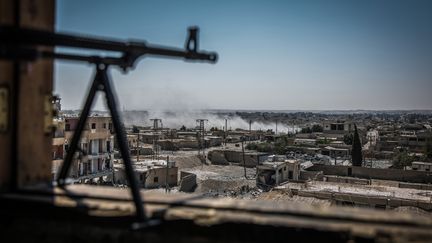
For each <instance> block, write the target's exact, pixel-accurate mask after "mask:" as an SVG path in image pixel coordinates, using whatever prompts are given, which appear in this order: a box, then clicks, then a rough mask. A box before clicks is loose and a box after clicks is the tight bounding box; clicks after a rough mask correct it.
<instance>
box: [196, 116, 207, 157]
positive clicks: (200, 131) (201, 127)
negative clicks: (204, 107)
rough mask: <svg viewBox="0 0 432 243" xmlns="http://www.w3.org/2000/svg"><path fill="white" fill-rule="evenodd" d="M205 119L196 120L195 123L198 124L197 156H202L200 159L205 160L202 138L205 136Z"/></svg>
mask: <svg viewBox="0 0 432 243" xmlns="http://www.w3.org/2000/svg"><path fill="white" fill-rule="evenodd" d="M207 121H208V120H207V119H196V122H197V123H198V124H199V125H198V134H197V135H198V136H197V139H198V156H200V155H201V154H202V158H205V144H204V143H205V140H204V136H205V127H204V124H205V122H207Z"/></svg>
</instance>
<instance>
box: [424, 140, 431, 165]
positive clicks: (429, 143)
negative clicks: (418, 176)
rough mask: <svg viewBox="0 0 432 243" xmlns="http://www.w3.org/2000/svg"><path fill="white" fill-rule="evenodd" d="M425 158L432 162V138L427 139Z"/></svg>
mask: <svg viewBox="0 0 432 243" xmlns="http://www.w3.org/2000/svg"><path fill="white" fill-rule="evenodd" d="M425 156H426V160H428V161H432V137H429V138H427V139H426V148H425Z"/></svg>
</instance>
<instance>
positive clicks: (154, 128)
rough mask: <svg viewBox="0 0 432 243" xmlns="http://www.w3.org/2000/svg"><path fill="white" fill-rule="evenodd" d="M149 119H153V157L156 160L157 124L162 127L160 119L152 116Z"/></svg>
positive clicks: (157, 152)
mask: <svg viewBox="0 0 432 243" xmlns="http://www.w3.org/2000/svg"><path fill="white" fill-rule="evenodd" d="M150 121H153V159H154V160H158V159H159V147H158V146H159V145H158V141H159V130H160V128H159V124H160V125H161V127H162V119H158V118H153V119H150Z"/></svg>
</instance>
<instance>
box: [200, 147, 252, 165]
mask: <svg viewBox="0 0 432 243" xmlns="http://www.w3.org/2000/svg"><path fill="white" fill-rule="evenodd" d="M208 158H209V160H210V161H211V162H212V163H213V164H218V165H227V164H229V163H230V162H231V163H236V164H238V165H240V166H243V154H242V151H235V150H213V151H210V152H209V153H208ZM244 159H245V166H246V167H249V168H253V167H255V166H257V165H258V163H259V162H260V156H259V155H258V154H256V153H250V152H245V157H244Z"/></svg>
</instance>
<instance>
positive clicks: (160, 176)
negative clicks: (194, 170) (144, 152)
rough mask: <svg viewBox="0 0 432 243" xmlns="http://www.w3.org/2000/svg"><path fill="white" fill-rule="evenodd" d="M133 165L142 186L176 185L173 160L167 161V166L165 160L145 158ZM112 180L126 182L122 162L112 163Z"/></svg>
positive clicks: (176, 169) (175, 168)
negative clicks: (145, 159)
mask: <svg viewBox="0 0 432 243" xmlns="http://www.w3.org/2000/svg"><path fill="white" fill-rule="evenodd" d="M133 167H134V170H135V174H136V178H137V179H138V182H139V184H140V185H141V187H142V188H158V187H164V186H165V185H166V184H167V183H168V185H169V186H170V187H172V186H177V183H178V167H177V166H176V165H175V162H172V161H170V162H168V168H167V162H166V160H147V161H140V162H135V163H134V165H133ZM113 182H114V183H115V184H123V185H127V184H128V180H127V177H126V174H125V170H124V165H123V163H115V164H114V174H113Z"/></svg>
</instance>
